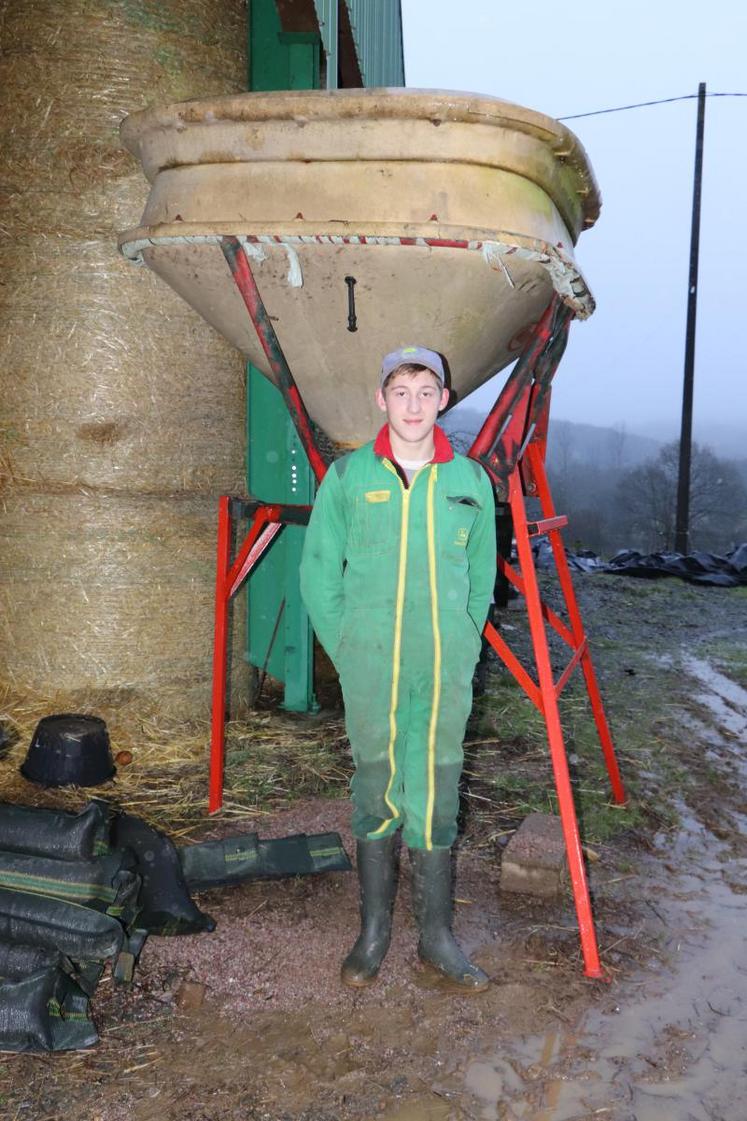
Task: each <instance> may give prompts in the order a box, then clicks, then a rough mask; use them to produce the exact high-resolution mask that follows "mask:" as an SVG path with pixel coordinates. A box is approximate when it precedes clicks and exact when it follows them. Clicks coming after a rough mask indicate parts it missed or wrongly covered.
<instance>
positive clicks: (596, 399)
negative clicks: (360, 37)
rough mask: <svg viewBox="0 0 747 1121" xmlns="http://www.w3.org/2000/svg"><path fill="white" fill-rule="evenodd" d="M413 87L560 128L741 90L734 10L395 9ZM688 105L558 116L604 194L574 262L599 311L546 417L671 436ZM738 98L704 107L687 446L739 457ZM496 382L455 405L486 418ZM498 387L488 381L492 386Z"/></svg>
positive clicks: (618, 6) (741, 45) (415, 5)
mask: <svg viewBox="0 0 747 1121" xmlns="http://www.w3.org/2000/svg"><path fill="white" fill-rule="evenodd" d="M402 12H403V29H404V42H405V67H406V79H407V84H408V86H410V87H421V88H436V89H453V90H464V91H472V92H477V93H483V94H491V95H494V96H497V97H501V98H504V99H505V100H508V101H515V102H518V103H519V104H522V105H525V106H527V107H529V108H531V109H536V110H540V111H542V112H544V113H547V114H549V115H550V116H553V117H565V116H569V115H571V114H576V113H588V112H590V111H593V110H599V109H607V108H611V107H615V106H622V105H628V104H630V103H633V102H641V101H649V100H655V99H658V98H668V97H676V96H680V95H683V94H695V95H696V94H697V90H698V83H699V82H700V81H705V82H706V83H707V86H708V92H709V93H722V92H729V93H730V92H742V93H747V72H746V69H745V64H744V49H745V43H746V42H747V5H746V4H744V3H743V2H742V0H713V2H712V3H710V4H707V5H700V4H696V3H695V2H694V0H658V2H657V0H646V2H643V0H625V3H622V2H619V0H608V2H607V3H605V4H603V5H597V6H596V7H590V6H588V5H584V6H581V7H575V8H574V7H572V6H570V5H563V6H560V5H558V4H557V3H555V2H551V0H538V2H535V3H532V2H531V0H525V2H524V3H521V4H513V5H509V4H506V3H499V2H498V0H460V2H459V3H453V2H447V0H402ZM696 113H697V100H695V99H694V98H693V99H692V100H688V101H680V102H675V103H672V104H666V105H656V106H652V107H650V108H641V109H633V110H630V111H628V112H620V113H610V114H606V115H603V116H596V117H587V118H583V119H580V120H573V121H566V122H565V123H566V124H567V126H568V127H569V128H571V129H572V130H573V131H574V132H575V133H576V135H577V136H578V137H579V139H580V140H581V142H582V144H583V145H584V147H585V148H586V151H587V153H588V156H589V158H590V160H591V163H592V166H593V168H594V171H595V174H596V176H597V179H598V182H599V185H600V187H601V192H602V200H603V205H602V214H601V217H600V219H599V221H598V223H597V225H596V227H594V228H593V229H592V230H590V231H588V232H586V233H583V234H582V235H581V238H580V241H579V244H578V246H577V250H576V253H577V258H578V261H579V264H580V266H581V269H582V272H583V273H584V275H585V277H586V279H587V281H588V283H589V285H590V287H591V289H592V292H593V293H594V296H595V298H596V301H597V310H596V312H595V314H594V315H593V316H592V318H591V319H590V320H587V321H586V322H575V323H574V324H573V325H572V327H571V336H570V342H569V345H568V349H567V351H566V354H565V357H564V359H563V361H562V363H561V365H560V368H559V372H558V376H557V379H556V382H555V388H554V391H553V416H554V418H565V419H567V420H571V421H575V422H585V423H590V424H596V425H604V426H607V425H618V426H619V425H624V426H625V428H626V429H627V430H628V431H630V432H631V433H633V432H634V433H641V434H647V435H651V436H654V437H657V438H658V439H660V440H670V439H672V438H673V437H675V436H677V435H678V434H679V418H680V410H681V398H682V373H683V361H684V345H685V344H684V340H685V320H686V303H687V284H688V265H689V248H690V222H691V207H692V188H693V162H694V151H695V124H696ZM745 135H747V97H744V98H731V97H728V98H727V97H709V98H708V100H707V102H706V119H705V157H704V181H703V209H702V219H701V244H700V274H699V292H698V322H697V350H696V370H695V405H694V428H695V436H696V438H700V439H701V440H703V441H704V442H706V443H709V444H710V445H711V446H712V447H713V448H714V450H716V451H717V452H718V453H719V454H723V455H728V456H742V457H743V456H745V450H744V434H745V430H747V392H745V388H744V377H743V370H744V365H745V344H744V341H743V338H742V334H743V332H742V322H743V319H744V313H743V309H742V301H743V295H742V293H743V272H744V264H743V261H742V255H741V252H740V249H741V245H742V242H743V240H744V235H745V225H746V220H745V204H744V194H745V181H746V180H747V174H746V172H747V155H746V154H745V149H746V147H747V145H745V141H744V138H745ZM504 377H505V373H503V374H501V375H499V376H498V378H497V379H494V381H493V383H492V384H491V383H488V385H487V386H484V387H482V388H481V389H479V390H477V391H476V393H474V394H473V395H472V396H471V397H470V398H469V399H468V400H467V402H465V405H466V407H468V408H471V409H479V410H484V409H485V408H487V407H488V406H489V405H490V404H492V401H493V399H494V397H495V394H496V391H497V389H498V388H499V387H500V385H501V384H502V381H503V378H504ZM496 382H497V383H498V384H497V385H496Z"/></svg>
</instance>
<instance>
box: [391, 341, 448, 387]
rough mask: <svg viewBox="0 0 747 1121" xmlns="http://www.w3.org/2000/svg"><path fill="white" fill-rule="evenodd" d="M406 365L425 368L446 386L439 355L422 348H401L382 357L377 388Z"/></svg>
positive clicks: (441, 360)
mask: <svg viewBox="0 0 747 1121" xmlns="http://www.w3.org/2000/svg"><path fill="white" fill-rule="evenodd" d="M406 365H413V366H425V367H426V369H428V370H430V371H431V373H433V374H435V375H436V377H437V378H438V380H439V381H440V382H441V385H442V386H443V385H445V384H446V374H445V373H444V363H443V359H442V358H441V355H440V354H436V352H435V350H428V349H427V348H426V347H424V346H401V347H400V348H399V350H393V351H392V352H391V354H387V355H385V356H384V361H383V362H382V363H381V378H380V380H379V386H380V387H381V386H383V385H384V382H385V381H386V379H387V378H388V377H389V375H390V374H391V373H393V372H394V371H395V370H396V369H397V367H398V366H406Z"/></svg>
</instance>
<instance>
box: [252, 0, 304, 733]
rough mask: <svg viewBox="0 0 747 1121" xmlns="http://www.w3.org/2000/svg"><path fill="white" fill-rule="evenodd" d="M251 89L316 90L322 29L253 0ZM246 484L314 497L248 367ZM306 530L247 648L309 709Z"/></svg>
mask: <svg viewBox="0 0 747 1121" xmlns="http://www.w3.org/2000/svg"><path fill="white" fill-rule="evenodd" d="M249 11H250V14H249V88H250V89H252V90H282V89H316V88H318V86H319V56H320V49H321V40H320V37H319V35H317V34H310V33H308V32H297V33H296V32H283V30H282V27H281V23H280V17H279V16H278V11H277V7H276V4H275V0H252V3H251V5H250V10H249ZM247 485H248V489H249V493H250V494H253V495H256V496H257V497H258V498H265V499H267V500H268V501H273V502H299V503H306V502H313V500H314V491H315V487H314V477H313V474H312V471H311V468H310V467H309V462H308V459H307V458H306V453H305V452H304V450H303V447H302V446H301V443H300V441H299V439H298V437H297V435H296V430H295V428H294V427H293V424H292V423H291V420H290V417H289V416H288V413H287V410H286V408H285V404H284V402H283V399H282V396H281V394H280V392H279V391H278V390H277V389H276V388H275V386H274V385H272V384H271V383H270V382H269V381H268V380H267V379H266V378H265V377H264V376H263V375H262V374H261V373H260V372H259V370H257V369H256V368H255V367H254V366H252V365H251V364H249V365H248V366H247ZM303 534H304V530H303V528H302V527H301V526H288V527H287V528H286V529H284V530H283V533H282V535H281V536H280V537H279V538H278V539H277V541H276V542H275V543H274V545H273V547H272V549H271V550H270V552H269V553H268V554H267V556H266V557H265V558H264V560H263V561H262V563H261V564H260V565H259V566H258V568H257V570H256V572H254V573H253V574H252V578H251V580H250V581H249V585H248V586H249V595H248V597H247V600H248V611H249V625H248V636H249V639H248V650H247V658H248V660H249V662H251V664H252V665H254V666H257V667H258V668H259V669H260V670H263V669H264V670H266V671H267V672H268V673H269V674H271V676H272V677H274V678H276V679H278V680H279V681H282V682H283V683H284V686H285V694H284V707H285V708H287V709H291V710H293V711H295V712H308V711H309V710H310V709H314V708H316V707H317V705H316V699H315V697H314V691H313V633H312V630H311V626H310V624H309V619H308V615H307V614H306V611H305V609H304V607H303V604H302V602H301V594H300V590H299V583H298V569H299V565H300V561H301V549H302V547H303Z"/></svg>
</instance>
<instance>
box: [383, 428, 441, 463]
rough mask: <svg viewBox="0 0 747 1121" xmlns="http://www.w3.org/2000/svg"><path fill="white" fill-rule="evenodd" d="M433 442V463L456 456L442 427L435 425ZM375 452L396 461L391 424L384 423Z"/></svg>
mask: <svg viewBox="0 0 747 1121" xmlns="http://www.w3.org/2000/svg"><path fill="white" fill-rule="evenodd" d="M433 443H434V445H435V449H436V450H435V452H434V454H433V458H432V459H431V461H430V462H431V463H448V462H449V460H450V459H453V458H454V450H453V448H452V446H451V444H450V443H449V439H448V437H447V435H446V433H445V432H444V430H443V429H442V428H439V426H438V425H435V427H434V429H433ZM373 450H374V453H375V454H376V455H382V456H385V457H386V458H387V459H391V461H392V463H396V462H397V460H396V458H395V455H394V452H393V451H392V442H391V440H390V439H389V425H388V424H384V425H383V426H382V427H381V429H380V430H379V434H378V436H377V437H376V440H375V442H374V449H373Z"/></svg>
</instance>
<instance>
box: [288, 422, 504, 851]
mask: <svg viewBox="0 0 747 1121" xmlns="http://www.w3.org/2000/svg"><path fill="white" fill-rule="evenodd" d="M434 437H435V444H436V455H435V456H434V460H433V461H431V462H430V463H428V464H426V466H425V467H423V468H421V469H420V470H419V471H418V472H417V474H416V475H415V476H414V478H413V479H412V482H411V484H410V486H409V488H408V487H406V485H405V483H404V482H403V479H402V477H401V476H400V473H399V472H398V470H397V468H396V467H395V465H394V462H393V460H392V458H391V449H390V445H389V440H388V433H387V429H386V426H385V427H384V428H383V429H382V431H381V432H380V433H379V437H378V438H377V440H376V442H375V443H370V444H366V445H364V446H363V447H362V448H359V449H358V450H357V451H354V452H351V453H350V454H349V455H346V456H344V457H343V458H342V459H339V460H338V461H337V462H336V463H335V464H333V466H332V467H330V469H329V471H328V472H327V474H326V476H325V478H324V481H323V482H322V485H321V486H320V488H319V492H318V494H317V498H316V502H315V504H314V509H313V511H312V515H311V520H310V522H309V527H308V530H307V533H306V540H305V544H304V551H303V559H302V562H301V594H302V596H303V599H304V602H305V604H306V607H307V609H308V612H309V616H310V618H311V622H312V625H313V627H314V630H315V631H316V633H317V636H318V638H319V641H320V642H321V643H322V645H323V646H324V648H325V650H326V651H327V653H328V654H329V655H330V657H331V659H332V661H333V663H334V665H335V668H336V669H337V671H338V673H339V676H340V683H341V685H342V691H343V698H344V701H345V714H346V725H347V731H348V737H349V739H350V744H351V747H352V752H353V760H354V763H355V774H354V776H353V780H352V783H351V790H352V799H353V805H354V812H353V820H352V828H353V833H354V835H355V837H356V838H357V839H358V840H374V839H376V838H379V837H385V836H387V835H388V834H390V833H393V832H394V831H395V830H396V829H398V828H400V827H401V828H402V836H403V840H404V842H405V844H406V845H408V847H410V848H420V849H432V848H449V847H451V845H452V843H453V841H454V839H455V837H456V831H457V827H456V818H457V812H458V808H459V793H458V787H459V778H460V775H461V771H462V765H463V750H462V740H463V738H464V729H465V725H466V722H467V718H468V716H469V712H470V708H471V704H472V674H473V671H474V666H475V663H476V661H477V658H478V655H479V652H480V641H481V637H480V636H481V633H482V628H483V626H484V623H485V618H486V615H487V612H488V607H489V605H490V600H491V595H492V591H493V584H494V581H495V566H496V549H495V515H494V500H493V490H492V486H491V484H490V481H489V479H488V476H487V475H486V473H485V472H484V471H483V469H482V468H481V467H480V466H479V465H478V464H477V463H475V462H474V461H472V460H469V459H466V458H465V457H464V456H460V455H455V454H454V453H453V452H452V450H451V447H450V445H449V443H448V440H447V439H446V437H445V436H444V434H443V432H441V430H440V429H439V428H438V427H436V428H435V429H434ZM387 453H388V454H387Z"/></svg>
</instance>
